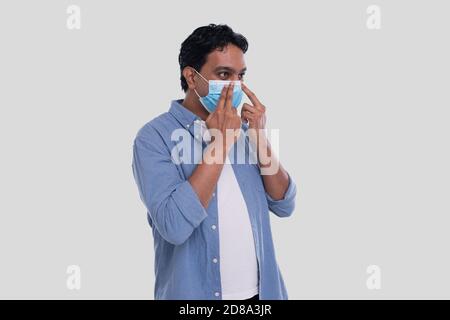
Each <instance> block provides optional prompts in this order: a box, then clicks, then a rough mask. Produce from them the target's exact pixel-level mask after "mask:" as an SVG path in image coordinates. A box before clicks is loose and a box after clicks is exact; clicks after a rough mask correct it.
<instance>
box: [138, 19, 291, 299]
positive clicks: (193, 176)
mask: <svg viewBox="0 0 450 320" xmlns="http://www.w3.org/2000/svg"><path fill="white" fill-rule="evenodd" d="M247 48H248V43H247V40H246V38H245V37H244V36H242V35H240V34H237V33H235V32H233V30H232V29H231V28H230V27H228V26H226V25H214V24H210V25H208V26H204V27H200V28H198V29H196V30H195V31H194V32H193V33H192V34H191V35H190V36H189V37H188V38H187V39H186V40H185V41H184V42H183V43H182V45H181V50H180V54H179V63H180V71H181V78H180V79H181V87H182V89H183V91H184V92H185V97H184V99H182V100H174V101H172V103H171V106H170V109H169V111H168V112H166V113H163V114H161V115H160V116H158V117H156V118H155V119H153V120H151V121H150V122H148V123H147V124H146V125H145V126H144V127H142V128H141V129H140V130H139V132H138V134H137V136H136V138H135V140H134V146H133V164H132V167H133V175H134V178H135V180H136V183H137V185H138V188H139V192H140V197H141V199H142V201H143V202H144V204H145V206H146V208H147V217H148V222H149V224H150V226H151V227H152V232H153V237H154V247H155V274H156V283H155V291H154V292H155V299H171V300H175V299H204V300H206V299H214V300H220V299H223V300H228V299H236V300H247V299H260V300H263V299H287V298H288V295H287V291H286V288H285V284H284V281H283V278H282V276H281V272H280V270H279V267H278V264H277V262H276V258H275V252H274V245H273V241H272V235H271V229H270V217H269V210H270V211H272V212H273V213H274V214H276V215H277V216H279V217H288V216H290V215H291V214H292V212H293V210H294V207H295V196H296V185H295V183H294V181H293V180H292V179H291V177H290V176H289V175H288V173H287V172H286V170H284V169H283V167H282V166H281V164H280V163H279V161H278V160H277V159H276V157H275V154H274V153H273V152H272V149H271V146H270V144H269V142H268V140H267V138H266V135H265V131H264V129H265V122H266V117H265V106H264V105H263V104H262V103H261V102H260V101H259V100H258V98H257V97H256V95H255V94H254V93H252V92H251V91H250V90H249V89H248V88H247V87H246V86H245V85H244V83H243V82H242V81H243V77H244V74H245V71H246V66H245V61H244V53H245V52H246V51H247ZM243 93H245V94H246V95H247V96H248V98H249V99H250V101H251V104H247V103H244V104H243V105H242V108H241V112H240V114H239V113H238V111H237V107H238V106H239V104H240V101H241V98H242V94H243ZM175 132H177V133H178V134H174V133H175ZM180 132H181V133H186V134H185V135H184V136H183V139H182V140H184V141H182V142H183V143H184V144H183V145H182V143H181V142H180V141H178V140H177V139H173V138H174V136H175V137H178V136H179V133H180ZM198 132H203V134H201V135H199V134H198ZM230 132H232V134H231V135H230V134H229V133H230ZM248 132H251V134H247V133H248ZM208 133H209V134H208ZM255 133H256V134H255ZM238 145H240V146H241V147H240V148H238V150H237V151H236V150H235V147H236V146H238ZM180 146H181V147H180ZM242 146H244V148H242ZM181 149H183V151H182V152H180V151H181ZM195 150H200V156H201V160H200V161H198V159H196V160H194V161H186V159H187V158H189V156H190V155H192V154H191V152H190V151H194V153H195ZM251 152H254V153H255V154H256V159H257V161H255V163H250V162H249V161H244V163H242V161H241V163H236V162H237V161H236V158H240V155H246V156H247V157H246V158H245V157H244V158H245V159H247V158H249V157H248V156H249V155H250V153H251ZM186 155H187V156H188V157H185V156H186ZM181 157H182V158H183V159H184V161H180V158H181ZM194 158H195V156H194ZM241 159H242V158H241ZM263 160H264V161H263ZM269 168H272V169H273V168H275V170H268V171H267V172H268V173H267V172H266V174H264V170H265V169H269Z"/></svg>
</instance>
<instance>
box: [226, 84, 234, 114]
mask: <svg viewBox="0 0 450 320" xmlns="http://www.w3.org/2000/svg"><path fill="white" fill-rule="evenodd" d="M233 91H234V83H231V84H230V86H229V87H228V91H227V100H226V101H225V109H228V110H230V111H231V105H232V102H233Z"/></svg>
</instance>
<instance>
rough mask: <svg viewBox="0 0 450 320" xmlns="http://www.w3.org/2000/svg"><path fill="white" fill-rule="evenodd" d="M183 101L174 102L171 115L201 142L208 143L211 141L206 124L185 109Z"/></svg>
mask: <svg viewBox="0 0 450 320" xmlns="http://www.w3.org/2000/svg"><path fill="white" fill-rule="evenodd" d="M182 102H183V100H182V99H179V100H172V103H171V105H170V109H169V113H171V114H172V115H173V116H174V117H175V119H177V120H178V122H179V123H180V124H181V125H182V126H183V128H185V129H186V130H187V131H189V132H190V133H191V134H192V135H193V136H194V139H196V140H197V141H199V142H203V143H205V142H206V143H208V142H210V141H211V136H210V135H209V132H208V128H207V127H206V122H205V121H204V120H202V119H201V118H200V117H199V116H197V115H196V114H195V113H193V112H192V111H190V110H189V109H187V108H186V107H184V106H183V105H182V104H181V103H182Z"/></svg>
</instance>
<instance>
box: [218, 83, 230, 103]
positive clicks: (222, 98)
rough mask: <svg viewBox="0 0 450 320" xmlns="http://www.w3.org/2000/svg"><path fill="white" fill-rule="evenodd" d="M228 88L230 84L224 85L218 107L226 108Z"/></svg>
mask: <svg viewBox="0 0 450 320" xmlns="http://www.w3.org/2000/svg"><path fill="white" fill-rule="evenodd" d="M227 90H228V86H223V88H222V92H221V93H220V98H219V102H217V109H224V108H225V100H226V97H227Z"/></svg>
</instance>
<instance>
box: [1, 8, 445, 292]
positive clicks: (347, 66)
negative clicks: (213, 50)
mask: <svg viewBox="0 0 450 320" xmlns="http://www.w3.org/2000/svg"><path fill="white" fill-rule="evenodd" d="M70 4H76V5H79V6H80V8H81V30H68V29H67V27H66V19H67V16H68V14H67V13H66V9H67V7H68V5H70ZM371 4H376V5H379V6H380V8H381V29H380V30H368V29H367V27H366V19H367V13H366V9H367V7H368V6H369V5H371ZM449 7H450V6H449V4H448V1H381V0H378V1H361V0H359V1H356V0H355V1H332V0H328V1H318V0H314V1H312V0H311V1H281V0H278V1H235V0H229V1H226V2H220V1H219V2H211V1H164V2H163V1H160V2H158V3H156V1H155V2H153V1H92V0H91V1H84V0H74V1H61V0H58V1H56V0H54V1H31V0H28V1H18V0H14V1H12V0H11V1H6V0H2V1H1V4H0V36H1V37H0V41H1V43H0V46H1V49H0V58H1V59H0V143H1V158H0V164H1V165H0V175H1V179H0V194H1V201H0V214H1V216H0V250H1V251H0V297H1V298H62V299H77V298H88V299H90V298H138V299H152V298H153V285H154V274H153V258H154V256H153V242H152V236H151V231H150V227H149V226H148V225H147V221H146V213H145V209H144V206H143V204H142V203H141V202H140V199H139V196H138V192H137V188H136V185H135V182H134V180H133V177H132V171H131V156H132V153H131V152H132V141H133V138H134V136H135V134H136V132H137V130H138V129H139V128H140V127H141V126H142V125H143V124H144V123H146V122H147V121H149V120H150V119H152V118H153V117H155V116H156V115H158V114H160V113H162V112H164V111H166V110H167V109H168V107H169V103H170V100H172V99H175V98H182V97H183V94H182V91H181V89H180V86H179V79H178V78H179V69H178V61H177V57H178V51H179V47H180V44H181V42H182V41H183V40H184V39H185V38H186V37H187V36H188V35H189V34H190V33H191V32H192V31H193V30H194V29H195V28H196V27H198V26H201V25H205V24H208V23H210V22H214V23H227V24H229V25H230V26H231V27H232V28H233V29H234V30H235V31H237V32H241V33H243V34H244V35H245V36H246V37H247V38H248V39H249V41H250V48H249V51H248V53H247V54H246V62H247V66H248V73H247V77H246V82H247V84H248V86H249V87H250V88H251V89H252V90H253V91H254V92H255V93H256V94H257V95H258V97H259V98H260V100H261V101H262V102H263V103H264V104H265V105H266V106H267V112H268V124H269V127H270V128H280V129H281V132H280V136H281V140H282V141H281V145H280V158H281V160H282V163H283V164H284V166H285V167H286V168H287V169H288V171H289V172H290V173H291V175H292V176H293V177H294V178H295V180H296V182H297V184H298V187H299V194H298V198H297V208H296V211H295V212H294V215H293V216H292V217H291V218H288V219H279V218H277V217H275V216H273V219H272V223H273V235H274V241H275V246H276V249H277V258H278V261H279V265H280V268H281V270H282V273H283V276H284V278H285V281H286V285H287V289H288V292H289V296H290V298H291V299H303V298H306V299H309V298H326V299H327V298H344V299H346V298H363V299H372V298H373V299H379V298H388V299H390V298H450V276H449V271H448V270H449V267H450V260H449V257H448V244H449V240H450V235H449V234H448V226H449V209H450V205H449V181H450V179H449V178H450V174H449V173H450V171H449V166H448V163H449V162H450V159H449V147H448V145H449V141H448V140H449V139H448V138H449V133H450V132H449V131H450V129H449V126H448V125H447V123H448V119H449V115H450V113H449V110H448V108H449V106H450V104H449V95H448V93H449V90H448V88H449V71H450V70H449V60H448V57H449V56H450V53H449V44H448V39H449V34H448V33H449V32H448V31H449V30H450V20H449V19H448V12H449V10H448V9H449ZM72 264H75V265H79V266H80V267H81V274H82V277H81V290H79V291H71V290H68V289H67V287H66V279H67V276H68V275H67V274H66V268H67V266H69V265H72ZM372 264H375V265H378V266H380V268H381V272H382V274H381V283H382V287H381V289H380V290H368V288H367V287H366V279H367V277H368V274H367V273H366V268H367V266H369V265H372Z"/></svg>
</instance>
